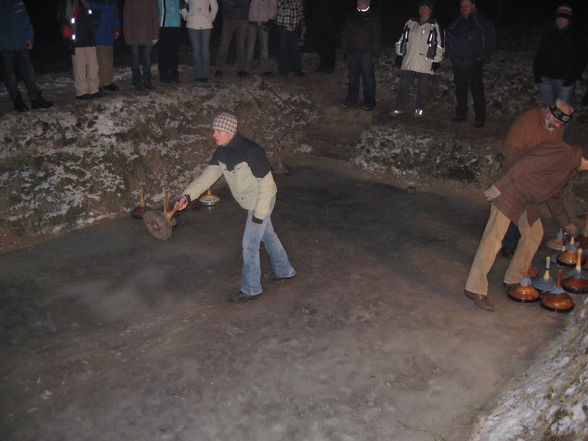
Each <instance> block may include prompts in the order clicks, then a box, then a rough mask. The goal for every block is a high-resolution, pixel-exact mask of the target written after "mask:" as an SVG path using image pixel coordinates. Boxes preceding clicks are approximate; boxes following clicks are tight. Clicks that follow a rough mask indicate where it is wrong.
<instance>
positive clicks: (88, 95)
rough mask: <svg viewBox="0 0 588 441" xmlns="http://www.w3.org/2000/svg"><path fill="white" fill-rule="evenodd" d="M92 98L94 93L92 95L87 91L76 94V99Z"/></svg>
mask: <svg viewBox="0 0 588 441" xmlns="http://www.w3.org/2000/svg"><path fill="white" fill-rule="evenodd" d="M91 99H92V95H90V94H89V93H85V94H83V95H78V96H76V100H84V101H85V100H91Z"/></svg>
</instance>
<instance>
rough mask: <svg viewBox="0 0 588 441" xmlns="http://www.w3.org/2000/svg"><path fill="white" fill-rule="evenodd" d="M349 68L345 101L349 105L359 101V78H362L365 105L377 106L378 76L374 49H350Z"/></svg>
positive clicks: (348, 56) (348, 53)
mask: <svg viewBox="0 0 588 441" xmlns="http://www.w3.org/2000/svg"><path fill="white" fill-rule="evenodd" d="M347 69H348V70H349V74H348V80H349V87H348V89H347V98H346V99H345V103H346V104H348V105H353V104H356V103H357V99H358V97H359V79H360V78H361V80H362V86H363V105H364V106H375V105H376V78H375V75H374V63H373V61H372V51H371V50H366V51H348V52H347Z"/></svg>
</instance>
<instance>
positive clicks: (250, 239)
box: [241, 197, 296, 296]
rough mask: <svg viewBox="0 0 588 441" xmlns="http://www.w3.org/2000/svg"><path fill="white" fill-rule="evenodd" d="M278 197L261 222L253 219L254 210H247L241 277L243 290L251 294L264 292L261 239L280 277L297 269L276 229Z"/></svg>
mask: <svg viewBox="0 0 588 441" xmlns="http://www.w3.org/2000/svg"><path fill="white" fill-rule="evenodd" d="M275 203H276V198H275V197H274V198H273V199H272V202H271V205H270V212H269V214H268V215H267V216H266V218H265V219H264V220H263V222H262V223H261V224H254V223H253V221H252V218H253V210H248V211H247V222H246V224H245V231H244V232H243V269H242V277H241V292H242V293H244V294H247V295H250V296H254V295H258V294H261V293H262V291H263V290H262V289H261V266H260V263H259V246H260V244H261V241H263V244H264V245H265V250H266V251H267V253H268V254H269V257H270V261H271V264H272V268H273V270H274V273H275V274H276V276H278V277H291V276H293V275H294V274H296V270H294V268H293V267H292V265H290V261H289V260H288V255H287V254H286V250H285V249H284V247H283V245H282V242H280V239H279V238H278V235H277V234H276V232H275V231H274V226H273V225H272V220H271V217H270V216H271V214H272V211H273V209H274V204H275Z"/></svg>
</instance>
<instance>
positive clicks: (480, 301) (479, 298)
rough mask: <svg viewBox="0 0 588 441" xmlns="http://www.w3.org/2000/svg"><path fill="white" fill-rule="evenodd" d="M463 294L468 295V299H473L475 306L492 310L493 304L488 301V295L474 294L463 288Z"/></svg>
mask: <svg viewBox="0 0 588 441" xmlns="http://www.w3.org/2000/svg"><path fill="white" fill-rule="evenodd" d="M463 291H464V293H465V295H466V296H468V297H469V298H470V299H472V300H473V301H474V303H475V304H476V306H477V307H479V308H482V309H484V310H486V311H494V310H495V309H496V308H494V305H493V304H492V303H490V302H489V301H488V296H483V295H481V294H475V293H473V292H469V291H468V290H467V289H464V290H463Z"/></svg>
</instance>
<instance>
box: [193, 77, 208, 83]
mask: <svg viewBox="0 0 588 441" xmlns="http://www.w3.org/2000/svg"><path fill="white" fill-rule="evenodd" d="M196 81H197V82H198V83H208V78H196Z"/></svg>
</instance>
